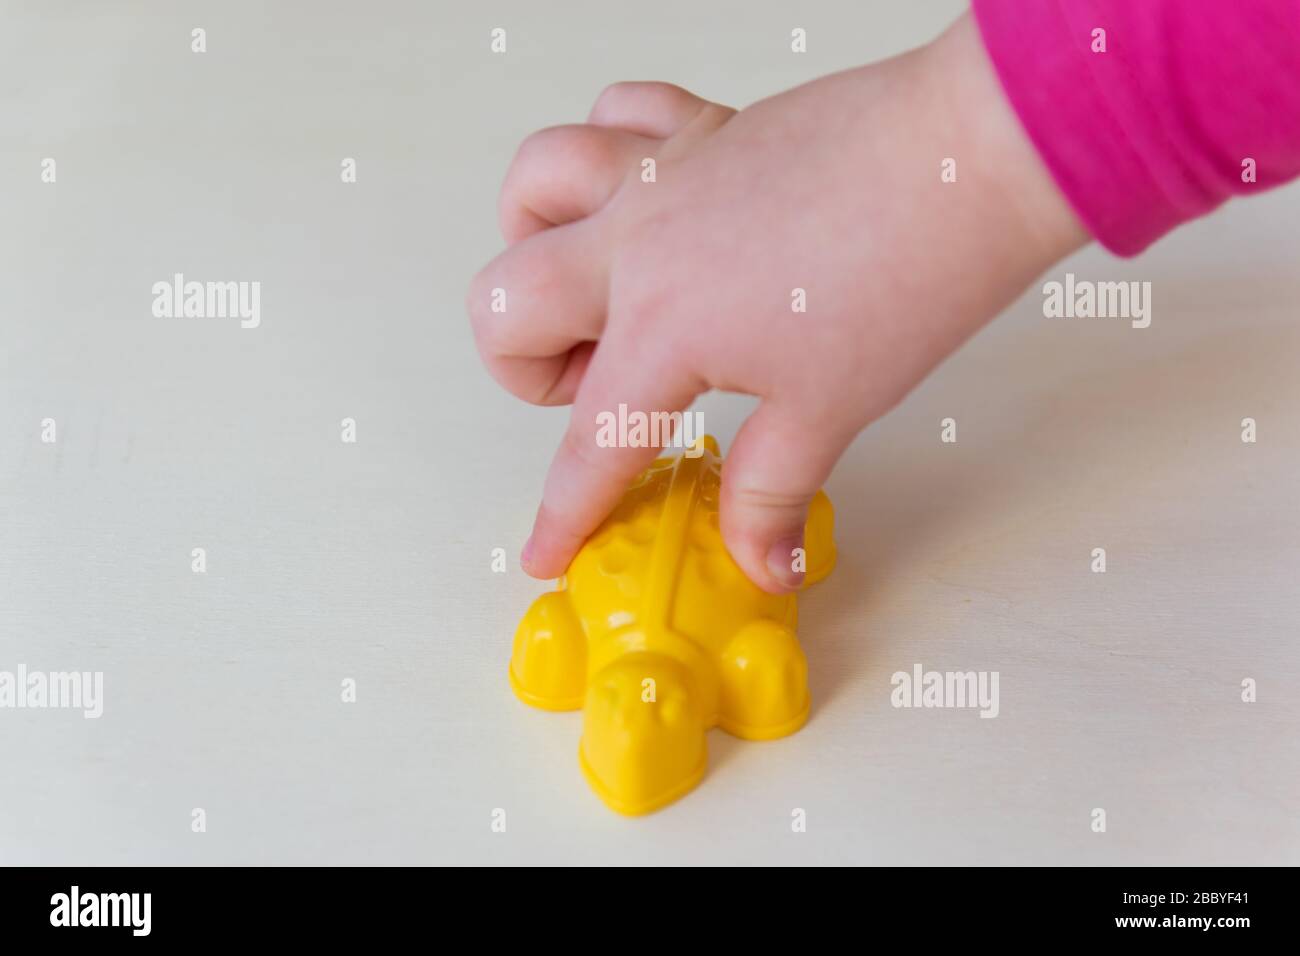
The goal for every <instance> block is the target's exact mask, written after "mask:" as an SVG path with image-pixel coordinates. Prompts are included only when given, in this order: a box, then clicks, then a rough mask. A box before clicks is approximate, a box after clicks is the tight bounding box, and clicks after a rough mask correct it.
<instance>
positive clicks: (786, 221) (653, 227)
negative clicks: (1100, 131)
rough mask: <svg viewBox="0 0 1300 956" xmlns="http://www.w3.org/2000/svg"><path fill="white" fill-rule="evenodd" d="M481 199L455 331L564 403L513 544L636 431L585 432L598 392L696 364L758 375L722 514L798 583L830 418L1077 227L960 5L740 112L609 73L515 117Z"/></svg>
mask: <svg viewBox="0 0 1300 956" xmlns="http://www.w3.org/2000/svg"><path fill="white" fill-rule="evenodd" d="M645 158H653V159H654V160H655V161H656V170H655V173H656V176H655V181H654V182H652V183H648V182H643V181H642V177H641V172H642V168H643V167H642V161H643V160H644V159H645ZM948 158H951V159H953V160H955V161H956V172H957V181H956V182H943V181H942V180H941V168H942V165H943V163H944V160H945V159H948ZM500 213H501V225H502V230H503V232H504V233H505V236H506V239H507V241H508V242H509V243H510V248H509V249H508V250H507V251H506V252H504V253H503V254H501V255H500V256H498V257H497V258H496V259H495V260H494V261H493V262H491V263H490V264H489V265H488V266H487V267H486V268H485V269H484V270H483V271H482V272H481V273H480V274H479V275H478V277H477V278H476V279H475V281H474V283H473V287H472V289H471V291H470V295H469V308H470V312H471V315H472V317H473V323H474V331H475V335H476V338H477V341H478V344H479V348H480V350H481V352H482V354H483V358H484V361H485V362H486V363H487V366H488V368H489V370H490V371H491V373H492V374H493V375H494V376H495V377H496V379H497V380H498V381H499V382H500V383H501V384H502V385H504V386H505V387H506V388H507V389H509V390H510V391H511V392H513V393H515V394H516V395H518V396H519V397H521V398H524V399H526V400H528V401H530V402H535V403H538V404H544V405H551V404H562V403H568V402H572V403H573V415H572V418H571V420H570V424H569V428H568V431H567V433H566V435H565V439H564V442H563V445H562V446H561V448H560V450H559V452H558V454H557V455H556V458H555V460H554V462H553V464H552V466H551V470H550V473H549V474H548V476H547V479H546V485H545V490H544V492H543V497H542V504H541V507H540V509H539V510H538V514H537V520H536V524H535V526H534V529H533V534H532V537H531V539H530V540H529V543H528V545H527V546H526V548H525V550H524V555H523V563H524V567H525V569H526V570H528V572H529V573H531V574H534V575H536V576H538V577H546V578H551V577H558V576H559V575H561V574H563V573H564V571H565V568H566V567H567V566H568V563H569V561H570V559H571V558H572V557H573V556H574V554H575V553H576V552H577V550H578V548H579V547H580V546H581V545H582V543H583V541H584V539H585V538H586V537H587V535H588V534H589V533H591V531H593V530H594V529H595V527H596V526H597V525H598V524H599V523H600V522H601V520H603V519H604V517H605V515H606V514H607V513H608V512H609V511H610V510H611V508H612V507H613V506H614V504H615V503H616V502H617V501H618V499H619V497H620V496H621V494H622V493H623V491H624V490H625V488H626V486H627V484H628V483H629V481H630V480H631V479H632V478H633V477H634V476H635V475H636V473H637V472H638V471H640V470H641V469H642V468H644V467H645V466H646V465H647V464H648V463H649V462H650V460H651V459H653V458H654V457H655V455H656V450H655V449H653V448H649V449H647V448H604V447H598V445H597V443H596V440H595V436H596V431H597V424H596V422H597V415H598V414H599V413H601V412H614V411H616V410H617V409H618V406H619V405H620V403H625V404H626V405H627V406H628V408H629V409H632V410H641V411H644V412H647V413H649V412H653V411H674V410H682V409H685V408H686V407H687V406H689V405H690V403H691V402H692V400H693V399H694V398H695V397H696V396H697V395H699V394H700V393H701V392H704V391H706V390H707V389H710V388H720V389H724V390H727V391H733V392H742V393H747V394H751V395H756V396H759V397H760V398H761V400H762V401H761V404H760V405H759V407H758V409H757V410H756V411H755V413H754V414H753V416H752V417H751V418H750V419H749V420H748V421H747V422H746V423H745V424H744V427H743V428H742V429H741V430H740V432H739V434H738V435H737V436H736V438H735V440H734V442H733V443H732V445H731V450H730V454H729V455H728V458H727V465H726V468H725V469H724V472H723V485H722V500H721V508H722V531H723V535H724V536H725V538H726V541H727V546H728V548H729V550H730V551H731V554H732V556H733V557H734V558H735V560H736V561H737V563H739V565H740V566H741V567H742V568H743V569H744V570H745V572H746V573H747V574H748V575H749V576H750V577H751V578H752V579H753V580H754V581H755V582H756V583H757V584H759V585H760V586H761V587H763V588H765V589H767V590H771V591H779V590H787V589H790V588H792V587H797V586H798V585H799V583H800V580H801V578H802V574H797V573H795V572H793V571H792V570H791V551H792V549H794V548H797V547H799V546H800V545H801V543H802V532H803V524H804V520H805V516H806V510H807V506H808V503H809V501H810V500H811V498H812V496H813V495H814V494H815V493H816V491H817V490H818V488H820V487H821V485H822V483H823V482H824V481H825V480H826V478H827V476H828V475H829V474H830V471H831V468H832V467H833V466H834V464H835V462H836V461H837V460H838V459H839V457H840V455H841V454H842V453H843V451H844V449H845V448H846V447H847V445H848V444H849V442H851V441H852V440H853V438H854V436H855V435H856V434H857V433H858V432H859V431H860V430H861V429H862V428H864V427H865V426H866V425H867V424H869V423H870V422H871V421H873V420H874V419H876V418H878V417H880V416H881V415H883V414H884V413H885V412H886V411H888V410H889V409H890V408H891V407H893V406H894V405H895V404H896V403H897V402H898V401H899V400H901V399H902V398H903V396H905V395H906V394H907V393H908V391H909V390H910V389H911V388H912V387H913V386H914V385H916V384H917V382H918V381H920V379H921V378H922V377H924V376H925V375H926V373H928V372H929V371H930V370H931V369H932V368H934V366H935V365H936V364H937V363H938V362H940V361H941V360H942V359H943V358H944V357H945V356H947V355H948V354H949V353H950V352H952V351H953V349H955V348H956V347H957V346H958V345H959V344H960V343H961V342H962V341H963V340H964V339H965V338H966V337H967V336H969V335H970V334H971V333H972V332H974V331H975V330H976V329H978V328H979V327H980V326H981V325H983V324H984V323H985V322H987V321H988V320H989V319H990V318H992V317H993V316H994V315H995V314H996V313H997V312H998V311H999V310H1001V309H1002V308H1003V307H1004V306H1005V305H1007V304H1008V303H1009V302H1010V301H1011V300H1012V299H1014V298H1015V296H1016V295H1017V294H1018V293H1019V292H1020V291H1021V290H1022V289H1023V288H1024V287H1025V286H1026V284H1027V283H1028V282H1029V281H1030V280H1032V279H1033V278H1034V277H1035V276H1036V275H1037V274H1038V273H1039V272H1041V271H1042V270H1043V269H1045V268H1046V267H1047V266H1048V265H1050V264H1051V263H1052V262H1054V261H1056V260H1057V259H1058V258H1060V257H1061V256H1063V255H1064V254H1066V253H1067V252H1069V251H1070V250H1072V249H1074V248H1075V247H1077V246H1079V245H1081V244H1082V243H1083V242H1084V241H1085V240H1086V238H1087V237H1086V234H1085V233H1084V232H1083V230H1082V228H1081V227H1080V226H1079V224H1078V223H1077V221H1076V219H1075V217H1074V215H1073V214H1072V213H1071V212H1070V210H1069V207H1068V206H1067V205H1066V203H1065V200H1064V199H1063V198H1061V197H1060V195H1059V194H1058V192H1057V190H1056V188H1055V186H1054V185H1053V183H1052V180H1051V177H1050V176H1049V175H1048V173H1047V171H1046V169H1045V168H1044V167H1043V165H1042V164H1041V161H1040V160H1039V159H1038V157H1037V155H1036V154H1035V152H1034V150H1033V148H1032V146H1031V145H1030V143H1029V141H1028V139H1027V138H1026V136H1025V134H1024V133H1023V132H1022V131H1021V129H1020V127H1019V125H1018V123H1017V121H1016V119H1015V117H1014V115H1013V114H1012V112H1011V109H1010V107H1009V106H1008V105H1007V104H1006V103H1005V101H1004V99H1003V94H1002V91H1001V89H1000V88H999V86H998V82H997V79H996V77H995V76H994V74H993V70H992V67H991V65H990V64H989V63H988V62H987V60H986V55H985V53H984V50H983V48H982V46H981V44H980V42H979V39H978V37H977V36H976V33H975V29H974V27H973V25H972V24H971V23H970V21H969V17H965V18H963V19H962V20H960V21H958V23H957V24H956V25H954V27H953V28H952V29H950V30H949V31H948V32H947V33H946V34H944V36H942V37H940V38H939V39H938V40H936V41H935V42H934V43H932V44H931V45H929V46H928V47H925V48H922V49H921V50H918V51H915V52H913V53H910V54H907V55H905V56H902V57H899V58H897V59H893V60H889V61H886V62H883V63H879V64H875V65H872V66H867V67H863V68H861V69H856V70H852V71H849V72H846V73H840V74H836V75H833V76H829V77H826V78H823V79H821V80H818V81H816V82H814V83H810V84H808V85H806V86H802V87H799V88H797V89H794V90H791V91H790V92H787V93H784V94H781V95H779V96H776V97H773V98H772V99H768V100H764V101H762V102H760V103H757V104H755V105H754V106H751V107H749V108H748V109H745V110H743V111H741V112H739V113H737V112H735V111H733V110H730V109H727V108H724V107H721V106H718V105H715V104H712V103H708V102H706V101H704V100H701V99H698V98H697V97H695V96H692V95H691V94H689V93H687V92H685V91H683V90H681V89H678V88H676V87H672V86H667V85H661V84H650V83H631V84H620V85H617V86H614V87H611V88H610V89H608V90H606V91H605V92H604V93H603V94H602V95H601V96H600V98H599V100H598V101H597V102H596V105H595V107H594V109H593V110H592V114H591V117H590V121H589V123H588V124H587V125H583V126H566V127H557V128H553V129H548V130H543V131H542V132H540V133H537V134H536V135H534V136H533V137H531V138H529V139H528V140H527V141H526V142H525V143H524V145H523V147H522V148H521V149H520V151H519V154H518V156H517V157H516V159H515V162H514V164H513V166H512V167H511V169H510V172H509V175H508V177H507V180H506V183H505V186H504V188H503V190H502V195H501V210H500ZM496 288H501V289H504V290H506V295H507V299H506V302H507V309H506V311H504V312H494V311H493V310H492V308H491V304H492V300H493V292H492V290H493V289H496ZM795 289H803V290H805V292H806V299H807V311H806V312H796V311H794V310H793V309H792V301H793V298H792V294H793V290H795ZM884 506H886V507H887V503H884Z"/></svg>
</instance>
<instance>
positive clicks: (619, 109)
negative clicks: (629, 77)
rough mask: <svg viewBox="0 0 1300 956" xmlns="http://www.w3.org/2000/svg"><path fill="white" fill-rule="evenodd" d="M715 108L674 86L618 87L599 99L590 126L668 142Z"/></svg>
mask: <svg viewBox="0 0 1300 956" xmlns="http://www.w3.org/2000/svg"><path fill="white" fill-rule="evenodd" d="M714 105H715V104H713V103H711V102H710V101H709V100H706V99H703V98H702V97H699V96H696V95H695V94H694V93H692V92H690V91H689V90H684V89H682V88H681V87H680V86H674V85H673V84H671V83H651V82H640V81H633V82H626V83H615V84H613V85H612V86H607V87H605V89H604V91H603V92H602V93H601V94H600V96H598V97H597V98H596V102H595V104H594V105H593V106H592V108H591V115H590V116H588V117H587V122H588V123H594V124H596V125H597V126H605V127H609V128H612V129H620V130H625V131H627V132H629V133H637V134H640V135H641V136H649V137H653V138H655V139H668V138H669V137H670V136H672V135H673V134H675V133H676V132H678V131H679V130H681V129H682V128H683V127H685V126H687V125H689V124H690V122H691V121H692V120H693V119H695V117H697V116H699V115H700V113H701V112H703V111H704V110H705V109H706V108H708V107H710V106H714Z"/></svg>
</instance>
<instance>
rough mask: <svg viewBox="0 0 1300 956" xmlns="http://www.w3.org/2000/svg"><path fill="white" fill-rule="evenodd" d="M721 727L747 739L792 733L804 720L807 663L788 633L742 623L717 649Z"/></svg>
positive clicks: (759, 623) (768, 623)
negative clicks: (720, 692)
mask: <svg viewBox="0 0 1300 956" xmlns="http://www.w3.org/2000/svg"><path fill="white" fill-rule="evenodd" d="M718 671H719V675H720V678H721V685H722V700H721V706H720V710H721V714H720V718H719V721H718V723H719V724H720V725H721V726H722V729H723V730H725V731H727V733H729V734H734V735H735V736H737V737H744V738H746V739H748V740H771V739H772V738H774V737H784V736H785V735H786V734H792V733H794V732H795V731H796V730H798V729H799V728H800V727H802V726H803V723H804V721H805V720H807V719H808V708H809V703H810V698H809V695H808V663H807V661H806V660H805V659H804V656H803V650H802V648H800V647H799V639H798V637H796V636H795V633H794V631H793V630H791V629H790V628H788V627H785V626H784V625H781V624H778V623H777V622H775V621H769V620H759V621H754V622H752V623H750V624H747V625H745V626H744V627H742V628H741V629H740V630H739V631H737V632H736V635H735V636H734V637H733V638H732V639H731V640H730V641H729V642H728V643H727V646H726V647H724V648H723V649H722V654H721V657H720V660H719V667H718Z"/></svg>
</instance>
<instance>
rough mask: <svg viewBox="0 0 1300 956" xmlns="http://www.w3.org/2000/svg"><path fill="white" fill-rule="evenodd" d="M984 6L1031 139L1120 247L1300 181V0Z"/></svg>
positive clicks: (1082, 213)
mask: <svg viewBox="0 0 1300 956" xmlns="http://www.w3.org/2000/svg"><path fill="white" fill-rule="evenodd" d="M973 8H974V11H975V18H976V20H977V22H978V23H979V27H980V32H981V34H982V35H983V37H984V44H985V46H986V47H987V48H988V51H989V55H990V56H991V57H992V59H993V62H994V64H995V66H996V68H997V72H998V74H999V76H1000V77H1001V80H1002V85H1003V87H1004V88H1005V89H1006V92H1007V95H1008V96H1009V98H1010V100H1011V102H1012V105H1013V106H1014V107H1015V110H1016V112H1017V113H1018V114H1019V116H1020V120H1021V122H1022V123H1023V124H1024V126H1025V128H1026V130H1028V132H1029V136H1030V138H1031V139H1032V140H1033V142H1034V145H1035V146H1036V147H1037V149H1038V151H1039V153H1040V154H1041V155H1042V157H1043V159H1044V160H1045V161H1046V162H1047V165H1048V167H1049V168H1050V169H1051V171H1052V175H1053V176H1054V177H1055V178H1056V181H1057V183H1058V184H1059V185H1060V187H1061V189H1062V191H1063V192H1064V193H1065V195H1066V197H1067V198H1068V199H1069V201H1070V203H1071V204H1072V205H1073V206H1074V208H1075V211H1076V212H1077V213H1078V214H1079V217H1080V218H1081V219H1082V220H1083V222H1084V224H1085V225H1086V226H1087V228H1088V229H1089V230H1090V231H1091V232H1092V234H1093V235H1094V236H1095V237H1096V238H1097V239H1098V241H1100V242H1101V243H1102V244H1103V245H1104V246H1106V248H1108V249H1110V250H1111V251H1112V252H1115V253H1117V254H1119V255H1125V256H1128V255H1134V254H1136V253H1138V252H1141V251H1142V250H1143V249H1145V248H1146V247H1147V246H1148V245H1150V244H1151V243H1152V242H1154V241H1155V240H1156V239H1158V238H1160V236H1162V235H1164V234H1165V233H1166V232H1168V231H1169V230H1170V229H1173V228H1174V227H1175V226H1177V225H1179V224H1180V223H1183V222H1186V221H1187V220H1189V219H1194V218H1196V217H1197V216H1201V215H1204V214H1205V213H1207V212H1209V211H1210V210H1211V209H1214V208H1215V207H1216V206H1218V205H1219V204H1220V203H1222V202H1223V201H1224V200H1226V199H1228V198H1230V197H1232V196H1234V195H1242V194H1246V193H1252V192H1257V191H1259V190H1262V189H1267V188H1269V187H1272V186H1277V185H1280V184H1281V183H1284V182H1286V181H1287V180H1290V179H1292V178H1294V177H1296V176H1297V175H1300V0H974V3H973ZM1097 30H1104V31H1105V37H1104V42H1105V52H1104V53H1103V52H1095V51H1094V47H1099V46H1100V42H1101V39H1100V34H1095V33H1094V31H1097ZM1247 160H1253V161H1254V170H1255V172H1254V176H1255V177H1256V181H1255V182H1249V181H1246V180H1248V179H1249V178H1250V173H1249V168H1250V164H1249V163H1247V162H1246V161H1247Z"/></svg>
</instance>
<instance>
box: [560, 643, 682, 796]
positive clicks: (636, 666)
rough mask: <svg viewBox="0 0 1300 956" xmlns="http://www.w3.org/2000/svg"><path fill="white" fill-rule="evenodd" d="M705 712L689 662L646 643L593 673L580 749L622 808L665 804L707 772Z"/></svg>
mask: <svg viewBox="0 0 1300 956" xmlns="http://www.w3.org/2000/svg"><path fill="white" fill-rule="evenodd" d="M704 731H705V727H704V716H703V715H702V714H701V713H700V708H699V703H698V699H697V696H696V695H695V694H694V693H692V690H691V685H690V680H689V677H688V674H687V671H686V668H685V667H683V666H682V664H681V663H680V662H678V661H677V660H675V659H673V658H672V657H669V656H667V655H666V654H660V653H655V652H651V651H638V652H635V653H631V654H625V655H623V656H622V657H619V658H618V659H617V660H615V661H614V662H613V663H611V664H609V665H607V666H606V667H604V668H603V669H602V670H601V671H600V672H599V673H598V674H596V676H595V677H594V678H593V679H592V681H591V686H590V688H589V689H588V691H587V701H586V704H585V706H584V716H583V728H582V742H581V744H580V745H579V747H578V757H579V760H580V762H581V764H582V770H583V772H584V773H585V774H586V776H587V782H588V783H590V784H591V787H592V789H593V790H595V791H596V794H597V795H598V796H599V797H600V798H601V799H602V800H604V801H605V803H606V804H608V805H609V806H610V807H611V808H612V809H614V810H617V811H618V812H619V813H625V814H628V815H631V816H635V815H637V814H641V813H649V812H650V811H652V810H658V809H659V808H660V807H662V806H664V805H665V804H668V803H671V802H672V801H674V800H676V799H677V798H678V797H680V796H682V795H683V794H685V793H686V792H687V791H689V790H690V789H691V788H692V787H694V786H695V785H696V784H697V783H699V781H700V778H701V777H703V776H704V768H705V764H706V762H707V750H706V746H705V742H704Z"/></svg>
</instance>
